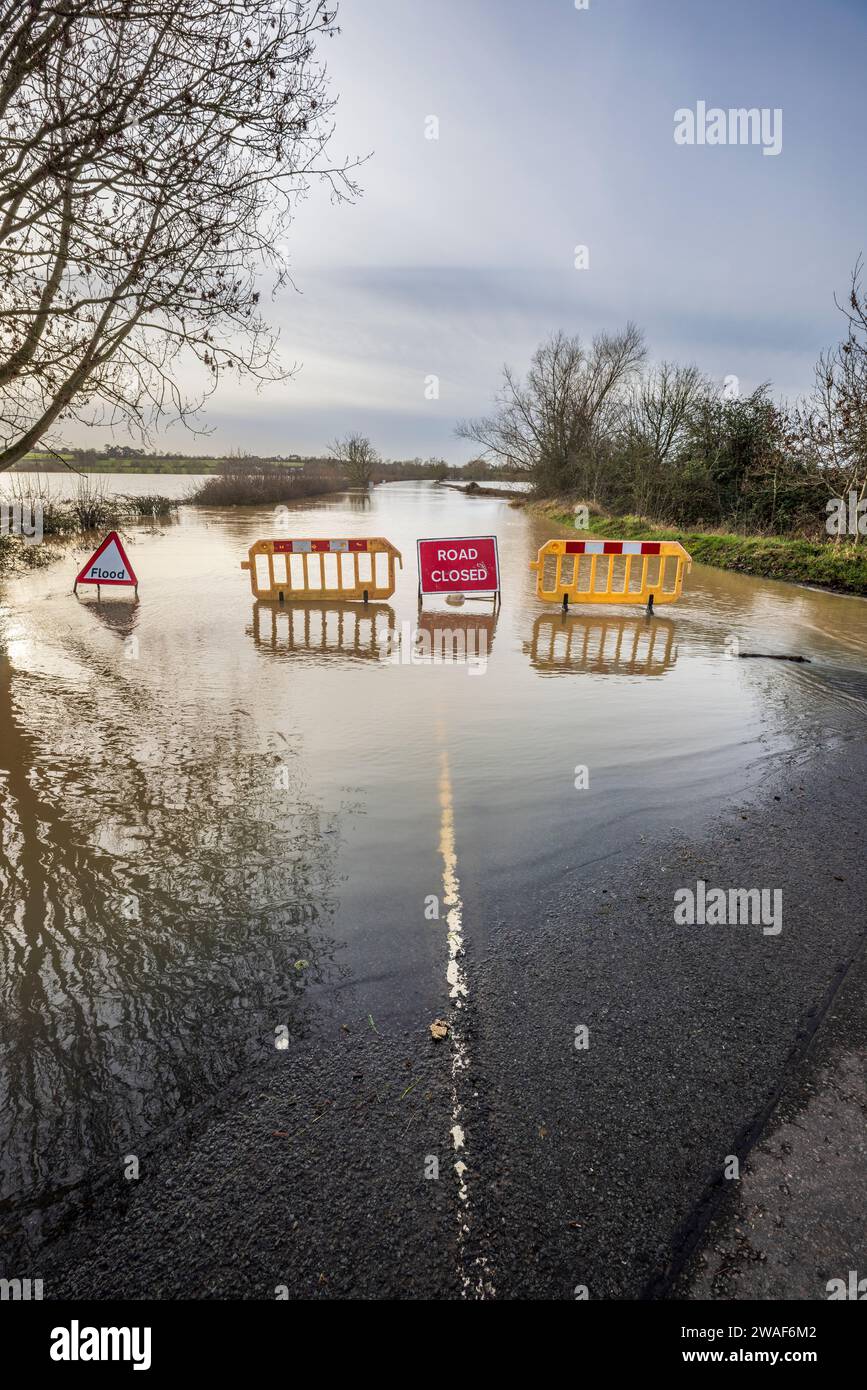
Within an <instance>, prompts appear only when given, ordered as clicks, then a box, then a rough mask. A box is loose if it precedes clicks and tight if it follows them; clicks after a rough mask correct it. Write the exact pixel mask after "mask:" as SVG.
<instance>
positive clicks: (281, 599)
mask: <svg viewBox="0 0 867 1390" xmlns="http://www.w3.org/2000/svg"><path fill="white" fill-rule="evenodd" d="M277 597H278V599H279V600H280V602H281V603H283V602H285V600H284V598H283V590H282V589H280V590H279V591H278V593H277Z"/></svg>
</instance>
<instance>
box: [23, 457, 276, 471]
mask: <svg viewBox="0 0 867 1390" xmlns="http://www.w3.org/2000/svg"><path fill="white" fill-rule="evenodd" d="M62 457H63V458H64V459H65V460H66V461H67V462H68V463H70V464H71V465H72V467H73V468H77V469H79V471H80V472H82V473H196V474H199V473H215V472H216V471H217V469H218V468H220V467H222V465H223V464H225V463H229V462H239V460H230V459H219V458H182V459H173V458H152V457H148V458H138V459H129V458H111V457H110V456H106V457H100V458H98V459H84V460H82V459H76V458H74V457H73V456H72V455H71V454H63V455H62ZM275 462H277V461H276V460H275ZM279 467H281V468H303V467H304V460H303V459H293V460H291V461H288V462H287V461H283V460H281V461H279ZM33 469H39V471H40V472H43V473H65V472H66V469H65V468H64V466H63V464H62V463H61V462H60V460H59V459H58V458H56V457H54V456H52V455H50V454H40V453H32V454H27V455H26V457H25V458H23V459H22V460H21V462H20V463H16V464H15V465H14V466H13V468H12V469H10V472H18V473H29V472H31V471H32V470H33Z"/></svg>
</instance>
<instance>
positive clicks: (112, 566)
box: [75, 531, 138, 587]
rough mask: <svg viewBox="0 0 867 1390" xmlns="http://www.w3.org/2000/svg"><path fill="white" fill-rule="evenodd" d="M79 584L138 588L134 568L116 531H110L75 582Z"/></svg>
mask: <svg viewBox="0 0 867 1390" xmlns="http://www.w3.org/2000/svg"><path fill="white" fill-rule="evenodd" d="M75 583H76V585H79V584H134V585H135V586H136V587H138V580H137V579H136V577H135V573H134V571H133V567H132V565H131V564H130V562H129V560H128V559H127V556H126V551H125V550H124V548H123V545H122V543H121V539H120V536H119V535H118V534H117V532H116V531H109V533H108V535H107V536H106V538H105V540H104V541H103V542H102V544H101V545H100V546H99V548H98V550H95V551H94V552H93V554H92V555H91V557H90V559H89V560H88V562H87V564H86V565H85V566H84V569H83V570H82V571H81V573H80V574H79V576H78V578H77V579H76V581H75Z"/></svg>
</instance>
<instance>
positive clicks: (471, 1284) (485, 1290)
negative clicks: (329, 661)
mask: <svg viewBox="0 0 867 1390" xmlns="http://www.w3.org/2000/svg"><path fill="white" fill-rule="evenodd" d="M437 734H438V736H439V740H440V743H441V744H442V743H444V732H443V728H442V725H441V724H438V725H437ZM439 802H440V843H439V851H440V854H441V855H442V861H443V905H444V906H445V908H446V909H447V911H446V927H447V928H448V936H447V940H448V964H447V966H446V979H447V981H448V986H449V995H450V996H451V1000H452V1004H453V1006H454V1011H455V1012H454V1015H453V1017H452V1020H451V1026H450V1028H449V1036H450V1038H451V1045H452V1121H453V1123H452V1128H451V1135H452V1144H453V1146H454V1150H455V1153H456V1154H458V1153H460V1155H461V1156H460V1157H458V1158H457V1160H456V1162H455V1164H454V1170H455V1174H456V1176H457V1180H458V1260H459V1263H460V1274H461V1282H462V1284H463V1295H464V1298H491V1297H493V1296H494V1294H495V1290H494V1287H493V1285H492V1284H491V1281H490V1277H489V1275H488V1270H487V1261H486V1260H485V1259H484V1257H483V1256H479V1257H477V1258H476V1259H474V1260H473V1261H472V1263H471V1265H470V1267H469V1268H468V1267H467V1256H466V1240H467V1236H468V1235H469V1234H470V1222H469V1202H470V1199H469V1191H468V1189H467V1182H466V1177H467V1173H468V1171H469V1169H468V1165H467V1163H466V1162H465V1161H464V1158H465V1157H466V1156H467V1154H466V1143H467V1137H466V1134H465V1132H464V1126H463V1105H462V1103H461V1096H460V1093H461V1085H460V1082H461V1075H462V1073H464V1072H466V1070H467V1067H468V1064H469V1054H468V1051H467V1042H466V1038H465V1036H464V1031H463V1028H462V1026H461V1023H462V1020H461V1011H462V1010H463V1009H464V1007H465V1003H466V1001H467V1000H468V999H469V987H468V985H467V978H466V972H465V971H464V966H463V955H464V935H463V911H464V905H463V902H462V901H461V885H460V880H459V878H458V856H457V851H456V849H455V813H454V800H453V797H452V778H451V772H450V770H449V755H448V750H447V749H446V748H445V747H442V748H441V751H440V777H439Z"/></svg>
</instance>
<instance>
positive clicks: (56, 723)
mask: <svg viewBox="0 0 867 1390" xmlns="http://www.w3.org/2000/svg"><path fill="white" fill-rule="evenodd" d="M70 645H72V644H70ZM88 658H89V659H88V665H89V666H90V668H91V670H93V672H94V675H95V681H94V685H93V687H92V690H91V691H85V692H84V693H82V689H81V687H76V688H75V689H74V690H71V689H67V690H66V691H64V689H63V687H62V685H61V684H59V683H57V682H52V683H50V684H49V683H48V682H46V681H44V680H40V679H38V678H33V677H30V676H27V675H15V676H14V685H13V674H12V672H11V670H10V668H9V665H8V663H7V662H6V661H5V659H3V658H2V657H0V816H2V822H0V831H2V833H0V888H2V892H3V900H4V909H3V916H2V929H0V999H2V1018H0V1048H2V1057H3V1070H2V1079H0V1155H2V1158H0V1175H2V1191H0V1195H2V1196H3V1197H5V1198H7V1199H8V1198H9V1197H11V1196H12V1195H13V1194H16V1193H17V1194H19V1196H20V1195H23V1194H25V1193H28V1192H29V1194H30V1195H31V1196H34V1197H36V1196H37V1195H38V1192H39V1190H40V1189H41V1190H43V1191H45V1190H52V1189H57V1188H62V1187H63V1186H65V1185H67V1184H69V1183H71V1182H74V1181H77V1180H78V1179H79V1178H80V1177H81V1176H82V1175H83V1174H84V1172H85V1170H86V1168H87V1166H88V1164H91V1163H93V1162H99V1161H101V1160H104V1159H107V1158H113V1157H115V1156H117V1155H118V1154H119V1153H122V1152H125V1151H126V1149H127V1146H129V1145H131V1144H132V1143H133V1141H134V1140H135V1139H136V1138H141V1137H142V1136H143V1135H145V1134H146V1133H148V1132H150V1131H152V1130H153V1129H155V1128H157V1127H160V1126H162V1125H164V1124H166V1123H167V1122H168V1121H170V1120H173V1119H176V1118H177V1117H178V1116H180V1115H182V1114H183V1113H184V1112H185V1111H186V1110H187V1109H188V1108H189V1106H191V1105H192V1104H194V1103H196V1102H197V1101H200V1100H202V1099H203V1098H205V1097H206V1096H207V1095H209V1094H211V1093H212V1092H213V1091H214V1090H215V1089H216V1088H217V1087H219V1086H220V1085H221V1084H223V1083H224V1082H225V1081H227V1080H228V1079H229V1078H230V1077H231V1076H232V1075H233V1074H235V1073H237V1072H238V1070H239V1069H240V1068H241V1067H242V1066H243V1065H244V1064H245V1063H246V1062H248V1061H250V1060H251V1059H253V1058H254V1057H256V1056H257V1055H261V1052H262V1049H263V1048H269V1049H270V1048H273V1046H274V1028H275V1027H276V1026H277V1025H278V1024H282V1023H286V1024H288V1025H289V1026H290V1028H292V1027H293V1025H294V1026H295V1027H296V1028H300V1027H301V1026H302V1022H303V1021H302V1018H301V996H302V995H303V992H304V989H305V987H306V985H307V984H308V983H309V982H310V981H311V980H321V979H322V977H323V972H325V971H329V972H331V971H332V970H333V966H332V965H331V963H330V953H331V949H332V947H331V944H330V940H329V937H328V924H329V921H330V919H331V916H332V914H333V911H334V906H335V903H334V897H333V886H334V872H335V870H334V859H335V849H336V824H335V821H334V819H333V818H331V819H328V818H326V817H324V816H323V815H322V814H321V813H320V812H318V811H317V809H316V808H315V807H314V806H313V805H312V804H310V803H309V801H307V800H305V798H304V796H303V794H302V793H301V792H300V791H299V780H300V779H299V774H298V772H297V769H295V768H293V762H294V761H295V755H294V754H293V753H292V752H291V750H289V749H288V747H287V749H286V751H283V750H282V749H281V751H280V752H279V753H278V752H276V751H275V749H274V748H273V747H272V748H270V749H269V748H262V747H259V748H256V747H251V745H252V744H253V743H254V742H255V740H254V737H253V735H252V734H251V722H250V720H249V717H247V716H245V715H244V714H243V712H242V711H236V712H235V714H234V716H233V717H231V718H230V717H229V716H223V718H224V720H225V723H224V726H223V727H217V728H216V729H213V730H211V729H209V728H208V722H209V721H208V719H207V718H206V717H205V716H204V715H199V714H197V713H196V711H195V710H192V711H191V710H190V709H189V708H187V709H186V710H179V709H176V708H167V709H163V708H161V707H159V706H158V705H157V703H156V701H155V700H154V699H153V698H152V696H151V695H149V693H148V689H147V685H146V682H144V681H139V680H137V679H135V672H134V671H129V672H124V671H122V670H119V669H118V666H119V665H120V666H124V665H125V664H126V663H123V662H122V661H121V662H120V663H117V664H115V663H111V662H105V663H104V664H103V666H102V669H98V668H99V666H100V663H99V661H98V659H97V661H94V656H93V653H92V652H89V653H88ZM131 664H132V663H131ZM73 696H74V703H73ZM106 711H110V712H109V713H108V714H106ZM211 722H212V723H213V721H211ZM34 1189H35V1191H34Z"/></svg>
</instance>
